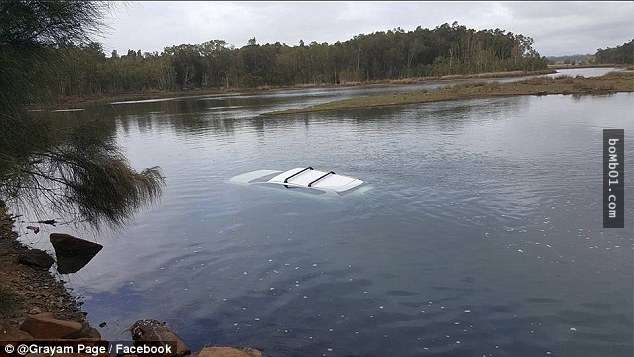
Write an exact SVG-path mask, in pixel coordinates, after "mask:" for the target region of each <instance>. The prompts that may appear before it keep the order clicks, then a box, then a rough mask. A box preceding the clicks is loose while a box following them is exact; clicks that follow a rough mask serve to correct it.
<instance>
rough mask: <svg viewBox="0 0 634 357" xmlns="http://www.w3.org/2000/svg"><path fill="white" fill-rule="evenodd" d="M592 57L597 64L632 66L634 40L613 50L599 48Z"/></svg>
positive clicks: (633, 60) (633, 61)
mask: <svg viewBox="0 0 634 357" xmlns="http://www.w3.org/2000/svg"><path fill="white" fill-rule="evenodd" d="M594 57H595V60H596V62H597V63H615V64H634V39H632V40H631V41H630V42H626V43H624V44H622V45H621V46H616V47H614V48H611V47H608V48H606V49H605V50H603V49H600V48H599V49H598V50H597V53H596V54H595V55H594Z"/></svg>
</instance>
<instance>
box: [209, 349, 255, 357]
mask: <svg viewBox="0 0 634 357" xmlns="http://www.w3.org/2000/svg"><path fill="white" fill-rule="evenodd" d="M198 357H262V352H260V351H258V350H256V349H253V348H249V347H244V348H233V347H205V348H203V349H202V350H201V351H200V352H198Z"/></svg>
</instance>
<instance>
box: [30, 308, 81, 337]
mask: <svg viewBox="0 0 634 357" xmlns="http://www.w3.org/2000/svg"><path fill="white" fill-rule="evenodd" d="M82 327H83V326H82V324H81V323H79V322H76V321H66V320H59V319H56V318H55V317H54V316H53V314H51V313H50V312H43V313H41V314H37V315H29V317H27V318H26V320H24V322H23V323H22V325H21V326H20V330H22V331H26V332H28V333H29V334H30V335H31V336H33V337H34V338H36V339H55V338H67V337H68V336H73V335H77V334H79V332H80V331H81V330H82Z"/></svg>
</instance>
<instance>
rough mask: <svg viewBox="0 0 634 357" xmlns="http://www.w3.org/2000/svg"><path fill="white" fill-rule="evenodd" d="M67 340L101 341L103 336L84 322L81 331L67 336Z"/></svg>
mask: <svg viewBox="0 0 634 357" xmlns="http://www.w3.org/2000/svg"><path fill="white" fill-rule="evenodd" d="M66 338H68V339H81V340H83V341H100V340H101V334H100V333H99V331H97V329H95V328H92V327H90V325H88V323H86V322H84V323H82V324H81V330H79V331H77V333H73V334H70V335H68V336H66Z"/></svg>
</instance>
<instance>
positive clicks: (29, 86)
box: [0, 1, 163, 226]
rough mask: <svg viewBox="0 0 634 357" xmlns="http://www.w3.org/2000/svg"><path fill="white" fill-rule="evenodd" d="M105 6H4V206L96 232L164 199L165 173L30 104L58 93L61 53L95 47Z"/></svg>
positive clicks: (0, 177)
mask: <svg viewBox="0 0 634 357" xmlns="http://www.w3.org/2000/svg"><path fill="white" fill-rule="evenodd" d="M107 6H108V5H107V4H104V3H101V2H75V1H56V2H48V1H6V2H1V3H0V24H2V25H0V68H1V70H0V202H1V201H5V202H7V203H11V204H13V205H14V206H17V205H26V206H28V207H30V208H31V209H34V210H35V211H36V212H38V213H49V214H57V215H63V216H64V217H67V216H69V215H70V216H72V218H74V219H76V220H81V221H86V222H88V223H90V224H92V225H94V226H99V225H100V224H102V223H108V224H114V225H116V224H119V223H122V222H123V221H124V220H125V219H126V218H128V217H129V216H130V215H131V214H132V213H133V212H134V211H135V210H136V209H138V208H139V207H141V206H142V205H144V204H146V203H148V202H151V201H152V200H154V199H156V198H157V197H158V196H159V194H160V192H161V188H162V184H163V179H162V177H161V176H160V174H159V171H158V169H157V168H150V169H146V170H143V171H141V172H137V171H135V170H134V169H132V168H131V167H130V165H129V164H128V162H127V160H126V158H125V157H124V156H123V154H122V153H121V151H120V150H119V148H118V147H117V146H116V144H115V143H114V139H113V138H112V137H110V136H108V135H107V134H106V133H100V135H85V134H86V133H85V132H82V130H83V131H85V130H94V131H98V130H95V128H93V127H91V125H89V124H88V125H86V123H81V127H78V126H75V127H73V126H70V127H69V126H68V125H63V124H60V123H55V122H53V121H52V119H51V118H35V117H33V115H30V114H29V113H28V112H26V110H25V106H26V105H27V104H29V103H31V102H33V101H35V100H46V99H47V98H51V97H50V96H51V95H55V94H56V93H55V91H54V90H52V89H51V87H50V86H51V82H50V79H51V78H56V76H58V75H59V73H61V72H63V69H64V67H63V66H64V65H66V64H65V62H64V61H63V60H62V57H61V56H60V53H61V52H63V51H64V50H65V49H66V48H75V47H77V46H82V44H83V43H86V42H88V38H89V36H90V35H91V34H93V33H95V32H96V31H97V29H98V28H99V26H100V25H101V23H100V20H99V19H100V18H101V16H102V15H103V14H104V12H105V11H106V10H107Z"/></svg>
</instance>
